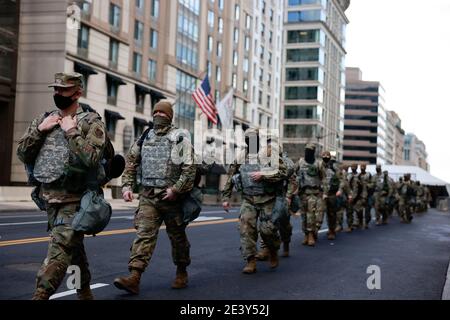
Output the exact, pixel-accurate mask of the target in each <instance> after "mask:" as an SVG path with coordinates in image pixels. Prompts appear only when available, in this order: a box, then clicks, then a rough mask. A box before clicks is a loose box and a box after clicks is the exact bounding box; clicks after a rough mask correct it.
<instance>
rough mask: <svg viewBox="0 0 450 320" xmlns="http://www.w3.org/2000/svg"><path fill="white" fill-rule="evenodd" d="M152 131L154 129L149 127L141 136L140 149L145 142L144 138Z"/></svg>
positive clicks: (138, 142) (138, 143)
mask: <svg viewBox="0 0 450 320" xmlns="http://www.w3.org/2000/svg"><path fill="white" fill-rule="evenodd" d="M150 131H152V129H150V128H147V129H146V130H145V131H144V132H143V133H142V134H141V136H140V137H139V140H138V141H137V145H138V146H139V151H141V150H142V145H143V144H144V140H145V139H146V138H147V136H148V135H149V133H150Z"/></svg>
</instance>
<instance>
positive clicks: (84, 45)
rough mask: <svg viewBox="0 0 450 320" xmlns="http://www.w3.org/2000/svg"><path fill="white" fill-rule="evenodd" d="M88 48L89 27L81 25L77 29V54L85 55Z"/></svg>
mask: <svg viewBox="0 0 450 320" xmlns="http://www.w3.org/2000/svg"><path fill="white" fill-rule="evenodd" d="M88 48H89V28H88V27H86V26H85V25H83V24H82V25H81V27H80V29H78V51H77V52H78V54H79V55H81V56H83V57H87V55H88Z"/></svg>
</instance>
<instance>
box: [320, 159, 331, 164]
mask: <svg viewBox="0 0 450 320" xmlns="http://www.w3.org/2000/svg"><path fill="white" fill-rule="evenodd" d="M322 160H323V162H325V163H326V164H328V162H330V160H331V159H330V158H322Z"/></svg>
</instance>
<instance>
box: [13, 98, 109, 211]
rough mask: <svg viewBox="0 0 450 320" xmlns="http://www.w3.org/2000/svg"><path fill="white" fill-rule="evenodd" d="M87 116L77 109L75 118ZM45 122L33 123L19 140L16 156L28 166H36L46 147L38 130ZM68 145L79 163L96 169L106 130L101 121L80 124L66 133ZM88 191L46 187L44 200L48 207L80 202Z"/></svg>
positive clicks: (37, 121)
mask: <svg viewBox="0 0 450 320" xmlns="http://www.w3.org/2000/svg"><path fill="white" fill-rule="evenodd" d="M82 113H84V111H83V109H82V108H81V107H78V109H77V111H76V116H80V115H81V114H82ZM44 119H45V114H42V115H40V116H39V117H38V118H36V119H34V120H33V121H32V122H31V125H30V126H29V127H28V129H27V131H26V133H25V134H24V135H23V137H22V138H21V139H20V140H19V145H18V147H17V156H18V157H19V159H20V161H22V162H23V163H25V164H33V163H34V161H35V160H36V157H37V156H38V154H39V151H40V150H41V147H42V146H43V144H44V143H45V139H46V136H47V135H46V133H43V132H40V131H39V130H38V127H39V125H40V124H41V123H42V121H43V120H44ZM65 137H66V139H67V141H68V145H69V150H70V151H71V152H72V153H73V154H75V155H76V156H77V158H78V160H79V161H80V162H81V163H82V164H83V165H84V166H85V167H86V168H95V167H97V166H98V164H99V161H100V160H101V158H102V156H103V151H104V147H105V139H106V129H105V125H104V123H103V122H102V121H101V119H100V118H96V119H94V120H92V121H89V122H88V121H83V120H82V121H79V122H78V125H77V127H75V128H72V129H70V130H69V131H67V132H65ZM75 187H76V186H75ZM84 191H85V190H80V192H73V191H68V190H66V189H65V188H64V187H62V186H61V185H58V184H43V185H42V189H41V196H42V197H43V199H44V200H46V201H47V202H48V203H66V202H75V201H79V200H80V199H81V195H82V193H83V192H84Z"/></svg>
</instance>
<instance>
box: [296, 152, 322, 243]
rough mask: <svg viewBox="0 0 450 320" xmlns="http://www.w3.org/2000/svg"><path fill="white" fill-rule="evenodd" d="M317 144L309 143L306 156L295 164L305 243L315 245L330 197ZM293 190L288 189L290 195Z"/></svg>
mask: <svg viewBox="0 0 450 320" xmlns="http://www.w3.org/2000/svg"><path fill="white" fill-rule="evenodd" d="M315 152H316V146H315V145H314V144H311V143H309V144H307V145H306V147H305V158H301V159H300V160H299V161H298V162H297V163H296V164H295V171H294V172H295V174H296V176H297V183H298V194H299V196H300V199H301V206H302V230H303V232H304V234H305V238H304V240H303V242H302V244H303V245H308V246H311V247H312V246H314V245H315V243H316V241H317V235H318V232H319V229H320V227H321V225H322V219H323V211H324V200H325V199H326V198H327V197H328V190H329V187H328V181H327V175H326V171H325V167H324V165H323V162H322V161H319V160H317V159H316V156H315ZM293 192H294V191H293V190H292V189H291V190H289V191H288V197H292V196H293Z"/></svg>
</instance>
